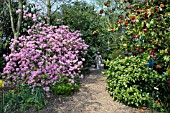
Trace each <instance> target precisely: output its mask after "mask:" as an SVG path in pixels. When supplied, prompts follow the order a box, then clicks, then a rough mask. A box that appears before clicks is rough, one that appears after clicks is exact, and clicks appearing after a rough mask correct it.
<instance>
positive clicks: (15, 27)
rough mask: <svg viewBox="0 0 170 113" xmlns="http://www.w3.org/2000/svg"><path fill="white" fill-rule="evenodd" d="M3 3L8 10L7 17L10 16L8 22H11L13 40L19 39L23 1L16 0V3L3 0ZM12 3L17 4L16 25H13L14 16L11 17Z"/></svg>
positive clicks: (10, 0)
mask: <svg viewBox="0 0 170 113" xmlns="http://www.w3.org/2000/svg"><path fill="white" fill-rule="evenodd" d="M4 3H5V4H6V6H7V7H8V10H9V15H10V21H11V28H12V31H13V34H14V39H17V38H18V37H19V34H20V29H21V23H22V11H23V5H22V3H23V1H22V0H18V2H13V1H12V0H4ZM12 3H17V4H18V11H20V12H19V14H18V19H17V25H15V23H14V15H13V12H12V10H13V7H12Z"/></svg>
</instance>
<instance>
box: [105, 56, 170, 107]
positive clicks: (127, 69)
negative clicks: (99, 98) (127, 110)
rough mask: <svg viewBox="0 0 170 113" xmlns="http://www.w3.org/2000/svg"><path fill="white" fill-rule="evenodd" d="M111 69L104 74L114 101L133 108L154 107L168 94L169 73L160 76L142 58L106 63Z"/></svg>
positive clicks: (127, 58)
mask: <svg viewBox="0 0 170 113" xmlns="http://www.w3.org/2000/svg"><path fill="white" fill-rule="evenodd" d="M106 64H107V66H109V68H108V69H107V70H106V71H105V72H104V74H105V75H106V76H107V84H108V86H107V89H108V92H109V94H110V95H111V96H112V97H113V99H114V100H117V101H119V102H122V103H124V104H126V105H130V106H133V107H138V108H140V107H143V106H146V107H149V108H154V109H155V108H156V107H160V106H154V105H155V103H156V102H155V101H156V100H159V99H160V97H162V96H163V95H165V94H168V92H165V91H166V90H165V88H164V87H167V88H168V86H167V76H168V74H167V73H163V74H162V75H159V74H158V73H157V71H155V70H153V69H151V68H148V66H147V65H148V61H146V60H145V59H143V58H140V57H125V58H124V59H120V58H119V57H118V58H116V60H112V61H106Z"/></svg>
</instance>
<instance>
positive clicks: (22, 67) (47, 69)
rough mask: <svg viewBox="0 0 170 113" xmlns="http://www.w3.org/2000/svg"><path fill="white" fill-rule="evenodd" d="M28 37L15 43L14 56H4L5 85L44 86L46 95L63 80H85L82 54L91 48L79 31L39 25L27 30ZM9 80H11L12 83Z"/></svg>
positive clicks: (13, 44)
mask: <svg viewBox="0 0 170 113" xmlns="http://www.w3.org/2000/svg"><path fill="white" fill-rule="evenodd" d="M28 34H29V35H28V36H25V35H23V36H21V37H19V39H18V40H14V39H13V40H12V42H11V45H10V49H11V54H10V55H8V56H5V55H4V57H5V59H6V61H7V64H6V66H5V68H4V71H3V76H2V77H3V78H4V79H6V84H11V83H15V84H16V83H17V82H19V81H20V82H21V83H22V84H27V85H29V86H30V88H34V87H43V89H44V90H45V91H47V92H49V91H50V87H49V86H50V85H55V84H56V83H57V82H58V81H59V80H60V79H61V78H62V77H68V81H69V82H71V83H74V77H75V76H80V78H81V77H82V75H81V74H80V73H81V68H82V67H83V65H82V64H83V61H84V60H85V59H84V58H82V57H81V56H82V54H84V53H85V51H86V50H87V49H88V45H86V44H85V42H84V40H83V39H82V38H80V36H81V34H80V33H79V31H75V32H70V31H69V30H68V27H67V26H64V25H62V26H60V27H59V28H58V27H57V26H52V25H51V26H49V25H47V24H36V25H35V26H31V27H30V29H29V30H28ZM8 79H10V80H12V82H10V81H9V80H8Z"/></svg>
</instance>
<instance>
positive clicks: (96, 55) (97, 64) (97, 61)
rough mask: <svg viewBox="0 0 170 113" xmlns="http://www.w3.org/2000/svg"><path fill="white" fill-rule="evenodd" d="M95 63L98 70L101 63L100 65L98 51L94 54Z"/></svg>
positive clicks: (100, 60) (100, 59)
mask: <svg viewBox="0 0 170 113" xmlns="http://www.w3.org/2000/svg"><path fill="white" fill-rule="evenodd" d="M94 56H95V62H96V67H97V69H98V70H100V68H101V63H102V56H101V54H100V52H99V51H97V52H96V53H95V54H94Z"/></svg>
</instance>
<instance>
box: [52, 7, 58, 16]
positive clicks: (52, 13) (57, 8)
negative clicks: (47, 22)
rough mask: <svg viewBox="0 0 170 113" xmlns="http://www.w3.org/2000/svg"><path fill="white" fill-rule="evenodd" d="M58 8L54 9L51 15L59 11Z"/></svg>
mask: <svg viewBox="0 0 170 113" xmlns="http://www.w3.org/2000/svg"><path fill="white" fill-rule="evenodd" d="M58 9H59V8H56V9H55V11H53V13H52V14H51V16H53V15H54V14H55V13H56V12H57V10H58Z"/></svg>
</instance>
